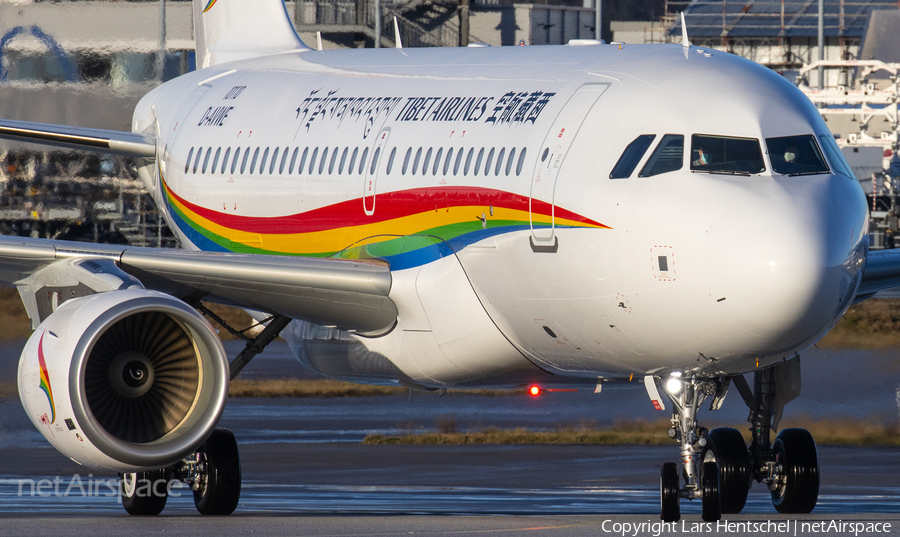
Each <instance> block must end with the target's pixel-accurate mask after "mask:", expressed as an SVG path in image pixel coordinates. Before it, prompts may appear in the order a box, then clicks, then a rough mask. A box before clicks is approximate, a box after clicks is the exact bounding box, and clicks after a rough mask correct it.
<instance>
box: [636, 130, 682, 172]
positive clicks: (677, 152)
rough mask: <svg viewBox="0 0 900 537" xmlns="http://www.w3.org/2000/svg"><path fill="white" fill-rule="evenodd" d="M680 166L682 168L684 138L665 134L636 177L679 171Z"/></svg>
mask: <svg viewBox="0 0 900 537" xmlns="http://www.w3.org/2000/svg"><path fill="white" fill-rule="evenodd" d="M682 166H684V136H682V135H681V134H666V135H665V136H663V137H662V140H660V141H659V145H657V146H656V149H654V150H653V154H652V155H650V158H649V159H648V160H647V163H646V164H644V167H643V168H641V173H639V174H638V177H653V176H654V175H659V174H661V173H668V172H674V171H675V170H680V169H681V167H682Z"/></svg>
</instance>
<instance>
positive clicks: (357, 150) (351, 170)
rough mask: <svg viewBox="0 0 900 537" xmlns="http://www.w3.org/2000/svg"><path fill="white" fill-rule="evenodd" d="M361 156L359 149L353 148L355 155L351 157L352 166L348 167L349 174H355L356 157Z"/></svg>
mask: <svg viewBox="0 0 900 537" xmlns="http://www.w3.org/2000/svg"><path fill="white" fill-rule="evenodd" d="M358 154H359V148H358V147H354V148H353V154H352V155H350V166H347V173H348V174H353V168H354V167H355V166H356V155H358Z"/></svg>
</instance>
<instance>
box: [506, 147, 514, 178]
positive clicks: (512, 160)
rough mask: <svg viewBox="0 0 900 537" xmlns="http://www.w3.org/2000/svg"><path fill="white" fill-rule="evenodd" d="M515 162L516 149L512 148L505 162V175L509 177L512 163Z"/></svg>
mask: <svg viewBox="0 0 900 537" xmlns="http://www.w3.org/2000/svg"><path fill="white" fill-rule="evenodd" d="M515 160H516V148H515V147H514V148H512V149H510V150H509V160H507V161H506V172H505V175H509V172H511V171H512V166H513V162H514V161H515Z"/></svg>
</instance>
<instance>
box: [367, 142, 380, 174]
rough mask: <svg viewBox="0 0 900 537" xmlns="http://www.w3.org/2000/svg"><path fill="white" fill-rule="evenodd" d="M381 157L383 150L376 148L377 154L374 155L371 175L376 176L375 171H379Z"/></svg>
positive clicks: (370, 167) (370, 169)
mask: <svg viewBox="0 0 900 537" xmlns="http://www.w3.org/2000/svg"><path fill="white" fill-rule="evenodd" d="M380 156H381V148H380V147H376V148H375V153H373V154H372V165H371V166H369V175H375V170H377V169H378V157H380Z"/></svg>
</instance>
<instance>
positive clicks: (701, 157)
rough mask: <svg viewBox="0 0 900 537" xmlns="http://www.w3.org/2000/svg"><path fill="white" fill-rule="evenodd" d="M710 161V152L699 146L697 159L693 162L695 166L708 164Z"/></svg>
mask: <svg viewBox="0 0 900 537" xmlns="http://www.w3.org/2000/svg"><path fill="white" fill-rule="evenodd" d="M709 163H710V158H709V152H707V151H706V150H705V149H703V148H702V147H700V148H697V159H696V160H694V162H693V163H692V164H693V165H694V166H706V165H707V164H709Z"/></svg>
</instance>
